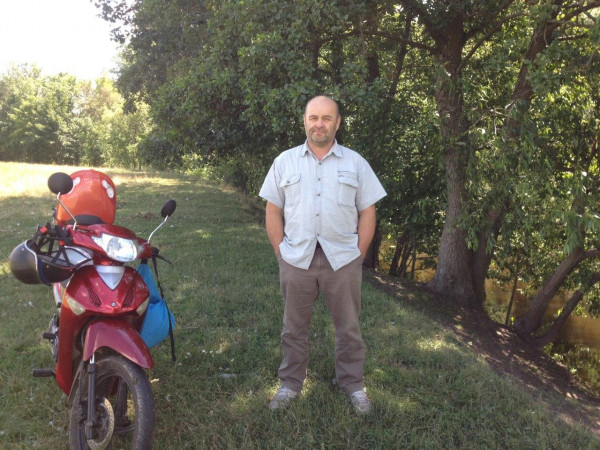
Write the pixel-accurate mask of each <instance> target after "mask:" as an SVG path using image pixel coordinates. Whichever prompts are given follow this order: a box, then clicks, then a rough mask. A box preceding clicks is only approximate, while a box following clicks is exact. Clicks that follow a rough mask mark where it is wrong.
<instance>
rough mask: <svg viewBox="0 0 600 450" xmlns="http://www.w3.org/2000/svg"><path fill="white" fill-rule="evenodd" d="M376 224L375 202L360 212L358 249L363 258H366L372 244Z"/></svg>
mask: <svg viewBox="0 0 600 450" xmlns="http://www.w3.org/2000/svg"><path fill="white" fill-rule="evenodd" d="M376 226H377V222H376V214H375V205H374V204H373V205H371V206H368V207H367V208H365V209H363V210H362V211H359V212H358V249H359V250H360V254H361V256H362V258H363V259H365V256H366V255H367V251H368V250H369V245H371V241H372V240H373V236H375V227H376Z"/></svg>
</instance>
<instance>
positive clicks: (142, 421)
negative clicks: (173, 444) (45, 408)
mask: <svg viewBox="0 0 600 450" xmlns="http://www.w3.org/2000/svg"><path fill="white" fill-rule="evenodd" d="M96 364H97V372H96V381H97V383H101V381H102V380H103V379H106V378H107V377H112V376H117V377H120V378H122V379H124V380H125V381H126V383H127V386H128V388H129V391H130V392H131V395H132V396H133V400H134V403H135V406H136V416H135V421H136V425H135V428H136V429H135V431H134V432H133V433H134V434H133V440H132V444H131V448H132V449H144V450H145V449H151V448H152V435H153V432H154V424H155V415H154V397H153V395H152V386H151V384H150V381H149V379H148V375H147V373H146V372H145V370H144V369H142V368H141V367H139V366H138V365H137V364H135V363H133V362H132V361H130V360H128V359H127V358H125V357H123V356H121V355H114V354H111V355H108V356H106V357H101V358H99V359H98V360H97V362H96ZM82 385H83V389H82V390H83V391H84V392H86V391H87V378H86V379H84V382H83V383H82ZM76 389H77V392H76V393H75V396H74V398H73V403H72V405H71V413H70V416H71V417H70V424H69V443H70V448H71V449H76V450H81V449H88V448H89V446H88V445H87V442H86V440H85V430H83V431H82V425H81V424H82V416H83V415H85V411H82V407H81V401H80V398H81V393H80V392H79V387H77V388H76ZM96 396H97V397H104V396H105V393H104V392H96Z"/></svg>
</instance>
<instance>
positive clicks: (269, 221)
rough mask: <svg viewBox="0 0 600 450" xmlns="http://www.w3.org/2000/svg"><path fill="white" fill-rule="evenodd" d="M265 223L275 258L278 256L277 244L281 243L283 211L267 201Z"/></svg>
mask: <svg viewBox="0 0 600 450" xmlns="http://www.w3.org/2000/svg"><path fill="white" fill-rule="evenodd" d="M265 223H266V227H267V236H268V237H269V241H271V245H272V246H273V250H274V251H275V256H279V244H281V242H282V241H283V211H282V210H281V208H279V207H278V206H276V205H274V204H273V203H271V202H269V201H268V202H267V206H266V208H265Z"/></svg>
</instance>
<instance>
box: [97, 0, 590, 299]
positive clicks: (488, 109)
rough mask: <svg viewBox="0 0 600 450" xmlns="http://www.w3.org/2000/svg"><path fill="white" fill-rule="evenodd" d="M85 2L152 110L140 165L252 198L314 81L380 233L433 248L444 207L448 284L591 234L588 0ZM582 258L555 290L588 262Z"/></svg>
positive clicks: (527, 272) (531, 276)
mask: <svg viewBox="0 0 600 450" xmlns="http://www.w3.org/2000/svg"><path fill="white" fill-rule="evenodd" d="M96 3H97V4H99V5H100V6H102V7H103V8H104V9H103V11H104V14H105V16H106V17H107V18H109V19H111V20H113V21H116V23H117V26H118V27H120V28H119V30H117V31H118V32H119V33H121V36H122V37H126V38H127V42H128V44H127V46H126V51H125V55H124V65H123V67H122V71H121V77H120V79H119V82H118V84H119V86H120V88H121V90H122V91H123V93H124V95H125V96H126V98H128V99H129V100H131V99H137V98H143V99H144V100H145V101H147V102H148V104H149V105H150V115H151V117H152V119H153V128H152V133H151V134H149V135H147V137H146V138H145V139H143V140H142V143H141V145H140V147H139V151H140V154H139V158H140V159H141V160H142V161H144V163H149V164H152V165H153V166H154V167H160V168H176V167H182V168H183V169H187V170H196V169H197V168H198V166H201V165H204V166H205V167H210V168H211V170H212V172H213V173H218V174H220V175H221V176H222V177H223V178H224V179H226V180H227V181H228V182H230V183H232V184H233V185H234V186H235V187H236V188H238V189H240V190H242V191H243V192H247V193H250V194H256V192H257V191H258V189H259V187H260V181H261V178H262V177H264V174H265V173H266V171H267V170H268V167H269V165H270V164H271V161H272V160H273V157H274V156H275V155H277V154H278V153H280V152H281V151H282V150H285V149H287V148H289V147H292V146H294V145H297V144H299V143H301V142H302V141H303V140H304V133H303V129H302V121H301V117H302V113H303V108H304V105H305V103H306V101H307V100H308V99H309V98H311V97H312V96H314V95H317V94H322V93H324V94H328V95H331V96H332V97H333V98H335V99H336V100H338V102H339V104H340V110H341V114H342V117H343V123H342V126H341V128H340V131H339V132H338V139H339V141H340V142H341V143H342V144H344V145H347V146H349V147H351V148H354V149H356V150H358V151H359V152H360V153H362V154H363V155H365V157H366V158H367V159H368V160H369V162H370V163H371V165H372V166H373V168H374V170H375V172H376V173H377V174H378V175H379V176H380V178H381V179H382V181H383V184H384V186H385V187H386V190H387V191H388V197H386V198H385V199H384V201H383V202H381V204H380V205H378V207H379V217H380V218H381V219H382V220H381V225H382V228H383V232H384V233H383V234H384V235H389V236H390V237H391V239H392V240H395V239H396V238H398V237H400V236H408V239H409V240H410V241H411V242H415V245H416V247H417V248H416V251H417V253H419V254H426V255H429V256H433V255H435V254H436V252H438V249H439V248H440V245H439V244H440V242H439V236H440V235H441V230H442V227H443V226H444V222H445V220H452V221H453V222H452V223H450V224H448V225H449V227H448V229H449V230H454V229H457V230H459V231H460V233H449V234H450V235H454V236H458V238H457V239H458V242H456V243H453V245H452V246H451V248H454V249H458V248H460V249H461V250H463V251H462V252H461V257H462V258H463V259H464V260H463V261H459V262H458V263H457V261H456V260H454V259H452V258H449V260H450V263H451V264H455V266H456V267H460V270H459V273H454V275H460V276H462V277H463V278H462V279H461V280H460V281H456V280H454V281H453V282H452V283H453V285H454V286H457V287H456V289H457V291H460V292H467V291H468V287H466V286H461V287H460V288H459V287H458V286H459V285H461V283H462V282H464V283H468V282H471V281H472V279H473V277H472V275H473V273H471V272H474V270H473V269H474V268H473V267H471V265H472V264H473V261H474V260H475V258H474V257H473V256H474V255H481V254H484V255H485V256H486V257H488V256H489V259H490V261H491V266H490V263H489V262H483V263H482V264H487V267H488V268H489V267H492V269H493V271H492V272H490V273H489V275H491V276H494V277H498V279H509V280H513V279H514V275H517V276H518V277H519V279H520V280H521V281H522V282H525V283H527V285H528V286H530V288H531V290H532V291H533V290H535V289H536V288H537V287H539V286H540V285H542V283H543V282H544V281H545V280H546V279H547V278H548V276H550V274H552V273H553V271H554V270H555V269H556V267H557V265H558V264H559V263H560V261H561V260H562V259H563V258H564V256H565V255H568V254H571V253H572V252H573V251H576V250H578V249H581V248H585V249H589V248H594V247H597V243H598V242H599V241H598V226H599V225H598V211H597V208H596V207H595V205H597V204H598V200H599V199H598V198H597V195H596V193H597V192H598V180H599V179H598V158H597V149H596V147H597V142H598V129H600V126H599V123H598V120H599V119H598V118H599V115H598V112H599V110H598V92H600V90H599V89H598V87H599V86H598V82H599V75H598V74H599V73H600V70H599V67H598V64H599V59H598V56H597V44H598V42H599V36H600V31H598V30H599V23H598V10H597V8H596V9H592V7H593V4H592V3H591V2H580V1H567V2H557V3H556V2H555V3H547V2H542V3H539V4H532V3H524V2H493V1H487V0H480V1H453V2H434V1H426V2H414V1H400V2H390V1H382V2H372V1H353V0H336V1H323V0H297V1H294V2H281V1H275V0H257V1H252V2H248V1H237V0H225V1H220V2H213V1H200V0H194V1H183V0H178V1H174V2H166V3H165V2H161V1H158V0H138V1H135V2H125V1H124V0H97V1H96ZM122 25H125V26H127V27H128V28H127V29H128V30H129V31H128V32H127V33H125V35H123V34H122V32H123V30H124V29H125V28H123V27H122ZM548 30H551V31H552V32H551V33H550V32H547V31H548ZM546 32H547V33H546ZM123 42H125V41H123ZM213 168H215V169H216V170H213ZM583 174H585V175H583ZM448 198H455V199H458V200H457V201H455V202H454V203H453V204H447V203H446V201H447V199H448ZM448 217H451V219H448ZM447 239H448V238H447ZM479 250H481V252H479V253H478V251H479ZM453 256H454V254H453ZM438 261H439V258H438ZM465 268H466V269H465ZM446 269H451V268H448V267H446V268H444V270H446ZM484 269H485V268H484ZM580 269H581V270H580V271H579V272H580V273H576V274H573V276H571V277H569V278H568V280H567V281H566V284H565V287H567V288H571V287H577V286H579V285H581V283H582V280H589V279H591V278H590V277H591V274H592V273H594V271H597V267H596V265H595V264H593V263H589V264H585V265H582V266H580ZM457 270H458V269H457ZM486 272H487V271H486V270H480V271H479V272H478V273H479V278H481V277H485V275H486ZM451 278H452V277H451ZM455 278H456V277H455ZM480 281H483V280H480ZM463 288H464V290H463ZM478 300H481V299H478ZM592 303H593V302H592ZM592 306H593V305H592Z"/></svg>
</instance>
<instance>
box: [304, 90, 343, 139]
mask: <svg viewBox="0 0 600 450" xmlns="http://www.w3.org/2000/svg"><path fill="white" fill-rule="evenodd" d="M339 126H340V116H339V114H338V109H337V106H336V104H335V103H334V102H333V101H332V100H331V99H329V98H326V97H317V98H314V99H313V100H311V101H310V102H309V103H308V105H306V112H305V113H304V129H305V130H306V137H307V139H308V144H309V146H310V147H311V148H320V149H327V150H328V149H329V148H330V147H331V146H332V145H333V142H334V140H335V133H336V131H337V129H338V128H339Z"/></svg>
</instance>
